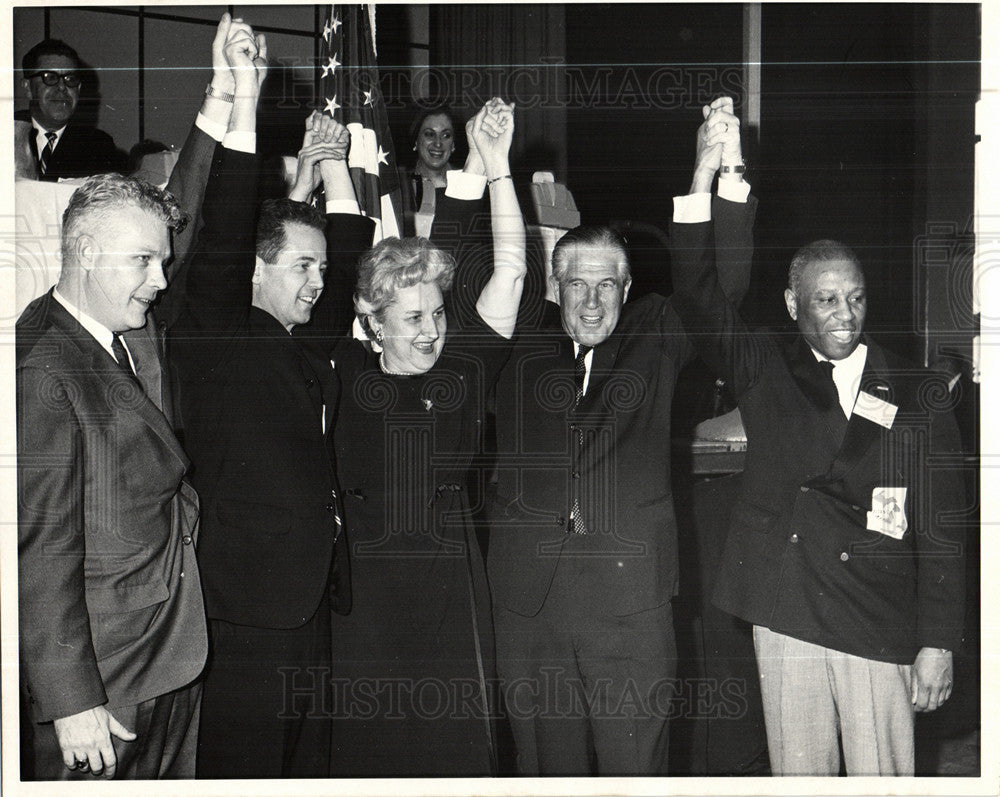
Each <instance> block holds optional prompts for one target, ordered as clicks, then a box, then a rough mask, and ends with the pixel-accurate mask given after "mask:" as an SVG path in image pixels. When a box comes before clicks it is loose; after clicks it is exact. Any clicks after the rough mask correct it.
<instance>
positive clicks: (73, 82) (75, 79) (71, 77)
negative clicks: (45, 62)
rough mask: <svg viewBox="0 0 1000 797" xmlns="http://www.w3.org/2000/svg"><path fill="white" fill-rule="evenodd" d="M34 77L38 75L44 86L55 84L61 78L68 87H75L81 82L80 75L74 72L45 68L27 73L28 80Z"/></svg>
mask: <svg viewBox="0 0 1000 797" xmlns="http://www.w3.org/2000/svg"><path fill="white" fill-rule="evenodd" d="M36 77H40V78H41V79H42V83H44V84H45V85H46V86H56V85H58V84H59V81H60V80H61V81H62V82H63V85H64V86H66V88H68V89H77V88H79V87H80V83H81V81H80V76H79V75H78V74H77V73H76V72H53V71H51V70H49V69H46V70H44V71H42V72H32V73H31V74H30V75H28V80H31V79H32V78H36Z"/></svg>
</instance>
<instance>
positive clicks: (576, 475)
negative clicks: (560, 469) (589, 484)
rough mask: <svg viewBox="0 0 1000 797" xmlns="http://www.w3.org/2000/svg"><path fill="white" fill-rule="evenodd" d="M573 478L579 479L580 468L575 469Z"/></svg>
mask: <svg viewBox="0 0 1000 797" xmlns="http://www.w3.org/2000/svg"><path fill="white" fill-rule="evenodd" d="M573 478H574V479H579V478H580V471H578V470H575V471H573Z"/></svg>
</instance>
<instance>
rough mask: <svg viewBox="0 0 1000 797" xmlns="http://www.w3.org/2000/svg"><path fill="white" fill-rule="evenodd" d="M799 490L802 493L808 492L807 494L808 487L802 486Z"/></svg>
mask: <svg viewBox="0 0 1000 797" xmlns="http://www.w3.org/2000/svg"><path fill="white" fill-rule="evenodd" d="M799 489H800V490H801V491H802V492H804V493H808V492H809V488H808V487H806V486H805V485H804V484H803V485H802V486H801V487H799Z"/></svg>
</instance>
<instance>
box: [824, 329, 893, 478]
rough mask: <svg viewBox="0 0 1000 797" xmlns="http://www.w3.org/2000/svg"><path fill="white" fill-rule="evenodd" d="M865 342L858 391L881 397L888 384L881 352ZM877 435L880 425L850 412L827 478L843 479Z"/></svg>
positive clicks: (862, 456) (876, 439)
mask: <svg viewBox="0 0 1000 797" xmlns="http://www.w3.org/2000/svg"><path fill="white" fill-rule="evenodd" d="M866 343H867V345H868V356H867V357H866V359H865V368H864V371H862V373H861V387H860V390H859V394H860V392H866V393H870V394H871V395H873V396H877V397H879V398H883V399H884V397H885V395H886V393H887V392H888V391H887V388H888V387H889V386H890V382H889V378H888V374H887V367H886V362H885V354H884V353H883V352H882V350H881V349H879V348H878V347H877V346H873V345H872V344H871V343H868V342H867V341H866ZM881 437H882V427H881V426H879V425H878V424H877V423H875V422H873V421H870V420H868V419H867V418H863V417H861V416H860V415H857V414H855V413H852V414H851V419H850V423H848V425H847V433H846V435H845V436H844V442H843V445H842V446H841V447H840V450H839V451H838V452H837V456H836V458H835V459H834V461H833V464H832V465H831V466H830V476H831V478H833V479H841V478H843V477H844V475H846V474H847V473H849V472H850V471H851V470H852V469H853V468H855V467H856V466H857V465H858V463H859V462H861V460H862V459H863V458H864V457H865V455H866V454H867V453H868V451H869V449H871V447H872V446H873V445H874V444H875V442H876V441H878V440H879V439H881Z"/></svg>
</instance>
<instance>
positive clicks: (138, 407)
mask: <svg viewBox="0 0 1000 797" xmlns="http://www.w3.org/2000/svg"><path fill="white" fill-rule="evenodd" d="M46 301H47V304H48V307H47V315H48V317H49V319H50V320H51V323H52V325H53V326H54V327H56V328H57V329H59V330H60V331H61V332H62V333H63V334H64V335H65V336H66V338H67V339H68V340H69V342H70V344H71V345H72V346H74V347H75V348H76V349H77V351H78V352H79V356H80V361H81V363H85V364H86V365H87V366H88V367H89V368H90V369H91V370H92V371H93V372H94V374H95V375H96V376H97V377H98V378H99V379H100V380H101V381H103V382H105V383H106V384H107V386H108V389H109V395H112V396H118V395H121V396H125V395H129V394H128V393H127V392H126V391H125V390H124V388H123V382H127V381H128V380H129V377H128V376H127V375H125V374H123V373H122V372H121V370H120V369H119V368H118V366H117V364H116V363H115V362H114V360H113V359H112V357H111V355H110V354H108V352H107V351H105V350H104V348H103V347H102V346H101V344H100V343H98V342H97V341H96V340H95V339H94V337H93V335H91V334H90V333H89V332H87V330H85V329H84V328H83V327H82V326H81V325H80V323H79V322H78V321H77V320H76V319H75V318H73V317H72V316H71V315H70V314H69V313H68V312H67V311H66V308H65V307H63V306H62V305H61V304H59V302H57V301H56V300H55V299H54V298H52V292H51V291H50V292H49V293H48V295H47V296H46ZM130 344H131V341H130ZM138 348H139V349H140V350H142V349H143V348H144V347H143V346H141V345H140V346H138ZM137 356H138V360H137V367H138V368H139V371H140V372H144V371H146V370H147V369H149V368H151V367H156V368H158V367H159V360H158V359H157V358H155V357H153V363H152V364H151V363H150V362H148V358H147V361H146V362H143V357H142V354H141V353H138V352H135V351H133V352H132V359H134V360H135V359H136V358H137ZM140 383H142V380H140ZM142 384H143V388H145V387H146V385H145V383H142ZM119 388H122V392H121V393H119V392H118V389H119ZM132 389H133V390H134V383H133V387H132ZM123 405H126V406H127V408H128V409H130V410H132V411H133V412H135V414H136V416H138V417H139V418H140V419H141V420H142V421H143V422H145V423H146V425H147V426H149V428H150V429H152V430H153V432H154V433H155V434H156V436H157V437H159V438H160V440H161V441H162V442H163V444H164V446H166V448H167V449H168V450H169V451H170V452H171V453H172V454H173V455H174V456H175V457H177V459H179V460H180V461H181V462H183V463H184V464H185V467H186V466H187V463H188V458H187V455H186V454H185V453H184V450H183V449H182V448H181V445H180V443H179V442H177V437H176V436H175V435H174V431H173V429H172V428H171V426H170V423H169V422H168V421H167V419H166V417H165V416H164V415H163V413H162V412H160V410H159V408H158V407H157V406H156V405H155V404H154V403H153V402H152V401H151V400H150V398H149V395H147V394H145V393H143V394H142V395H140V396H136V397H135V399H134V400H131V399H129V400H128V401H127V402H126V401H124V400H121V401H118V402H117V406H119V407H122V406H123Z"/></svg>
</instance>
